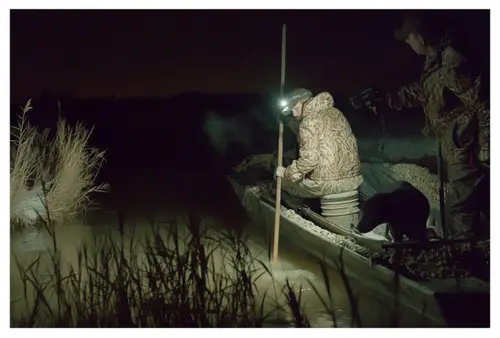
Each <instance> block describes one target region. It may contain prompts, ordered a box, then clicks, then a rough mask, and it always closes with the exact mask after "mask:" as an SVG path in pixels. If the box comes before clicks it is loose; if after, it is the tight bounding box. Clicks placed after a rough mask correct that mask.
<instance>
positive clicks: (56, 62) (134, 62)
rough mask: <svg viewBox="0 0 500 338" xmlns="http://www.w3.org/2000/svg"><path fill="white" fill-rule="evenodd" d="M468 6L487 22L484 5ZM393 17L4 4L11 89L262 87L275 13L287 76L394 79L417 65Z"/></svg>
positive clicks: (341, 81)
mask: <svg viewBox="0 0 500 338" xmlns="http://www.w3.org/2000/svg"><path fill="white" fill-rule="evenodd" d="M472 16H474V17H475V19H474V20H476V21H477V18H479V20H482V21H481V22H483V26H485V27H488V26H489V13H488V12H483V13H475V14H472ZM468 17H471V15H469V16H468ZM398 18H399V13H398V12H396V11H382V10H378V11H340V10H338V11H332V10H325V11H305V10H302V11H293V12H292V11H288V12H283V11H173V10H170V11H169V10H155V11H144V10H142V11H118V10H116V11H83V10H81V11H12V12H11V95H13V96H17V95H21V96H25V95H36V94H39V93H41V92H42V91H43V90H44V89H48V90H50V91H52V92H57V93H65V94H69V95H72V96H77V97H89V96H113V95H115V96H118V97H125V96H169V95H172V94H175V93H178V92H183V91H201V92H210V93H248V92H256V93H271V92H273V91H277V90H279V83H280V62H281V55H280V53H281V25H282V24H283V23H286V24H287V29H288V31H287V35H288V39H287V46H288V48H287V74H286V76H287V79H286V82H287V86H289V87H296V86H301V87H308V88H311V89H312V90H313V91H318V90H329V91H331V92H336V93H351V92H353V91H355V90H358V89H359V88H360V87H364V86H366V85H369V84H372V83H376V84H377V85H379V86H380V88H381V89H393V88H394V87H396V86H399V85H401V84H403V83H405V82H408V81H411V80H413V79H415V77H416V76H418V74H419V72H420V70H421V67H422V65H423V59H422V58H421V57H418V56H416V55H414V53H413V52H412V51H411V50H410V48H409V47H408V46H406V45H405V44H404V43H401V42H398V41H395V40H394V38H393V29H394V28H395V27H396V26H397V24H398V21H397V20H398ZM468 20H469V19H468ZM471 20H472V19H471ZM485 20H487V23H485ZM469 21H470V20H469ZM476 21H474V22H476ZM478 22H479V21H478ZM469 23H470V22H469ZM473 26H474V27H475V29H476V30H478V29H483V30H484V27H480V28H478V25H477V24H473ZM481 34H482V35H481V36H482V38H483V39H485V41H488V40H489V32H486V34H488V36H487V37H486V38H485V37H484V34H485V33H481Z"/></svg>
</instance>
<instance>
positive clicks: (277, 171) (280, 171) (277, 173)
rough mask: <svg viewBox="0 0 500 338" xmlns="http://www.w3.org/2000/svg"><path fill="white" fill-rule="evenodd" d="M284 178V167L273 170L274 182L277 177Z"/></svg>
mask: <svg viewBox="0 0 500 338" xmlns="http://www.w3.org/2000/svg"><path fill="white" fill-rule="evenodd" d="M284 176H285V167H277V168H276V169H275V170H274V180H276V178H277V177H281V178H283V177H284Z"/></svg>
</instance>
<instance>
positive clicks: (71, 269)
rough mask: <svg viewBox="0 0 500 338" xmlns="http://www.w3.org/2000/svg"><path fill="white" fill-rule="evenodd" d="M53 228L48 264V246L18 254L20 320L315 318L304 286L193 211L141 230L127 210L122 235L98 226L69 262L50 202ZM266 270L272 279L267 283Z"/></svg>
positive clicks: (232, 323) (128, 323)
mask: <svg viewBox="0 0 500 338" xmlns="http://www.w3.org/2000/svg"><path fill="white" fill-rule="evenodd" d="M45 228H46V231H48V232H49V234H50V235H51V237H52V239H53V241H52V244H51V246H52V247H51V248H50V250H49V252H48V259H49V261H50V264H49V268H48V271H40V270H41V269H40V267H41V264H40V262H41V260H42V259H43V258H42V255H39V256H38V258H37V259H35V260H34V261H33V262H31V264H28V265H25V266H22V264H21V263H20V261H19V260H18V258H17V257H15V260H16V264H17V269H18V271H19V275H20V277H21V281H22V283H23V290H24V294H23V295H22V299H21V300H19V301H20V302H21V303H22V304H23V310H22V311H16V312H15V313H14V312H12V314H11V326H13V327H262V326H286V327H290V326H297V327H308V326H309V321H308V318H307V316H306V315H305V314H304V311H303V304H302V299H301V291H299V292H298V293H297V292H296V289H295V287H296V286H295V285H292V283H291V282H290V281H288V280H287V281H286V285H285V286H284V287H282V288H281V287H279V286H278V287H276V285H277V284H276V283H273V282H272V273H271V271H270V270H269V268H268V267H267V266H266V264H265V263H264V262H262V261H259V260H258V259H256V258H255V257H253V256H252V253H251V252H250V250H249V248H248V247H247V246H246V244H245V241H244V238H242V237H241V235H239V234H237V233H234V232H224V233H221V232H220V231H217V232H215V231H212V232H210V231H209V230H207V229H203V227H202V226H201V224H200V222H199V221H198V220H196V219H193V218H189V219H188V223H187V228H188V231H187V233H183V231H180V226H179V224H178V223H177V222H175V221H172V222H167V223H158V222H157V223H156V224H152V225H151V232H150V234H149V235H148V236H145V237H144V238H143V239H142V240H140V239H139V238H138V236H136V234H135V230H134V227H132V230H130V231H131V233H126V231H125V230H124V229H125V226H124V217H119V224H118V228H119V232H118V233H119V234H118V235H117V236H118V238H116V236H115V238H113V236H112V234H111V233H110V234H108V236H105V237H97V236H95V237H94V239H93V243H92V245H88V244H83V245H82V247H81V248H79V249H78V254H77V263H76V266H72V265H66V266H65V265H63V264H62V260H61V253H60V252H59V248H58V242H57V239H56V238H57V237H56V236H55V231H56V228H57V227H56V226H55V225H54V222H52V221H51V217H50V211H49V212H48V222H47V223H46V225H45ZM216 234H218V235H216ZM65 271H66V272H65ZM264 275H267V277H271V279H270V280H271V282H269V283H267V284H268V285H270V286H271V287H269V288H267V289H266V290H260V289H259V287H258V285H257V281H258V280H259V279H260V278H261V277H263V276H264ZM260 285H262V283H260ZM273 293H274V298H273V297H271V296H273V295H272V294H273ZM276 296H283V297H281V298H282V299H284V301H282V302H280V301H279V300H278V298H279V297H276ZM270 298H272V299H273V301H271V302H270V301H269V300H270ZM270 304H271V306H270ZM11 309H12V305H11ZM284 314H285V315H284ZM286 314H289V315H286Z"/></svg>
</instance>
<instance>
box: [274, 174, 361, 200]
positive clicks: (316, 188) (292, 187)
mask: <svg viewBox="0 0 500 338" xmlns="http://www.w3.org/2000/svg"><path fill="white" fill-rule="evenodd" d="M361 183H363V177H362V176H361V175H359V176H356V177H352V178H347V179H342V180H338V181H327V182H315V181H313V180H310V179H304V180H301V181H298V182H293V181H290V180H285V179H282V180H281V186H282V188H283V190H285V191H286V192H288V193H289V194H290V195H292V196H295V197H299V198H320V197H323V196H326V195H330V194H338V193H342V192H346V191H352V190H356V189H358V188H359V186H360V185H361Z"/></svg>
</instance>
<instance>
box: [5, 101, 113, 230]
mask: <svg viewBox="0 0 500 338" xmlns="http://www.w3.org/2000/svg"><path fill="white" fill-rule="evenodd" d="M32 108H33V107H32V105H31V100H29V101H28V102H27V103H26V105H25V106H24V107H21V110H22V111H21V114H20V116H19V119H18V125H17V127H14V128H13V132H12V133H11V134H12V135H11V168H10V169H11V170H10V202H11V207H10V215H11V226H14V227H18V228H19V227H22V226H26V225H29V224H33V223H35V222H36V221H37V220H39V219H40V218H41V219H42V220H44V221H47V213H46V212H45V207H44V204H47V206H48V209H49V210H50V213H51V215H52V220H54V221H57V220H61V219H64V218H66V217H70V216H72V215H74V214H75V213H76V212H78V211H79V210H80V209H81V208H82V207H84V206H85V205H86V204H87V202H88V197H89V194H90V193H92V192H94V191H102V189H103V186H99V187H96V186H95V185H94V178H95V175H96V174H97V171H98V170H99V168H100V165H101V164H102V161H103V160H104V152H103V151H99V150H97V149H94V148H90V147H89V146H88V140H89V137H90V135H91V133H92V130H87V129H85V127H84V126H83V125H82V124H80V123H79V124H77V125H76V127H75V128H71V127H70V126H69V125H68V123H67V122H66V121H65V120H64V119H59V121H58V123H57V130H56V137H55V140H51V139H49V130H48V129H46V130H44V131H43V132H40V131H39V130H38V129H37V128H36V127H33V126H31V125H30V124H29V122H28V119H27V113H28V112H29V111H30V110H31V109H32ZM42 196H43V197H42Z"/></svg>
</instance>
